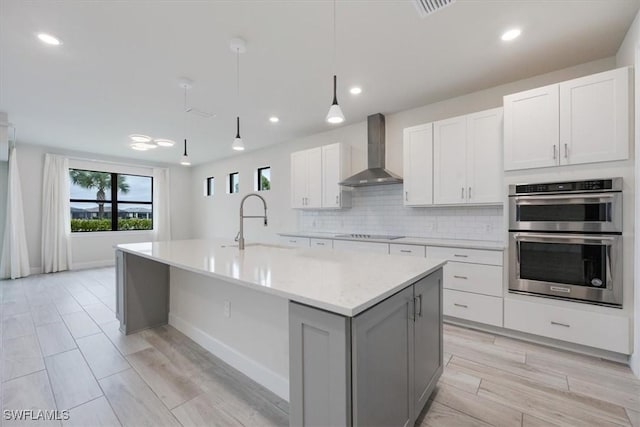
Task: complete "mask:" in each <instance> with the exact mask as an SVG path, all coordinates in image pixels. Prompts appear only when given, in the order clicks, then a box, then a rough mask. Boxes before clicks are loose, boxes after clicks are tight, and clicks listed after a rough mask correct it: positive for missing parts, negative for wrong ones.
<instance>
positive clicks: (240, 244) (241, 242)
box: [237, 193, 268, 251]
mask: <svg viewBox="0 0 640 427" xmlns="http://www.w3.org/2000/svg"><path fill="white" fill-rule="evenodd" d="M251 196H255V197H257V198H259V199H260V200H262V204H263V206H264V215H262V216H253V215H251V216H250V215H245V214H244V202H245V200H247V199H248V198H249V197H251ZM245 218H263V219H264V226H265V227H266V226H267V223H268V222H267V201H266V200H265V199H264V198H263V197H262V196H261V195H259V194H256V193H250V194H247V195H246V196H244V197H243V198H242V201H241V202H240V231H239V232H238V235H239V238H238V239H237V241H238V248H239V249H240V250H241V251H242V250H244V219H245Z"/></svg>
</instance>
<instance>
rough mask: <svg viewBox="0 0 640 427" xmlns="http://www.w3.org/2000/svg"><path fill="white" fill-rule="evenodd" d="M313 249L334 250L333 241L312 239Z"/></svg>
mask: <svg viewBox="0 0 640 427" xmlns="http://www.w3.org/2000/svg"><path fill="white" fill-rule="evenodd" d="M311 247H312V248H318V249H333V240H331V239H311Z"/></svg>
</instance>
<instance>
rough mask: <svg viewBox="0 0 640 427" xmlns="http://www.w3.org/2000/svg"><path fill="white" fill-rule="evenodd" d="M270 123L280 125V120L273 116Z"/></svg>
mask: <svg viewBox="0 0 640 427" xmlns="http://www.w3.org/2000/svg"><path fill="white" fill-rule="evenodd" d="M269 121H270V122H271V123H278V122H279V121H280V119H279V118H277V117H276V116H271V117H269Z"/></svg>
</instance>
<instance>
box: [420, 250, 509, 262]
mask: <svg viewBox="0 0 640 427" xmlns="http://www.w3.org/2000/svg"><path fill="white" fill-rule="evenodd" d="M427 258H434V259H435V258H439V259H446V260H449V261H456V262H469V263H474V264H487V265H502V262H503V252H502V251H489V250H483V249H464V248H445V247H440V246H427Z"/></svg>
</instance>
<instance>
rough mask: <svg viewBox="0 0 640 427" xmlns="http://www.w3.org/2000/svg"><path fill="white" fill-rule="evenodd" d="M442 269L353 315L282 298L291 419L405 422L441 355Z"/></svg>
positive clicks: (419, 405) (427, 390)
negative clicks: (286, 327) (286, 312)
mask: <svg viewBox="0 0 640 427" xmlns="http://www.w3.org/2000/svg"><path fill="white" fill-rule="evenodd" d="M442 292H443V291H442V269H438V270H437V271H435V272H434V273H432V274H430V275H429V276H427V277H424V278H422V279H420V280H418V281H417V282H415V283H414V284H412V285H409V286H408V287H406V288H405V289H403V290H402V291H400V292H398V293H396V294H394V295H392V296H391V297H389V298H387V299H385V300H383V301H382V302H380V303H378V304H377V305H375V306H373V307H371V308H370V309H368V310H366V311H364V312H362V313H360V314H358V315H356V316H355V317H344V316H340V315H337V314H333V313H329V312H326V311H323V310H319V309H316V308H312V307H309V306H306V305H302V304H298V303H295V302H290V303H289V324H290V325H289V326H290V338H289V346H290V360H289V367H290V424H291V425H292V426H310V425H316V426H317V425H321V426H336V427H337V426H351V425H353V426H413V425H414V424H415V421H416V419H417V417H418V415H419V414H420V412H421V411H422V409H423V408H424V406H425V404H426V402H427V401H428V400H429V396H430V395H431V393H432V392H433V389H434V388H435V385H436V383H437V382H438V379H439V378H440V375H441V374H442V370H443V363H442V315H443V313H442V306H443V303H442Z"/></svg>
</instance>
